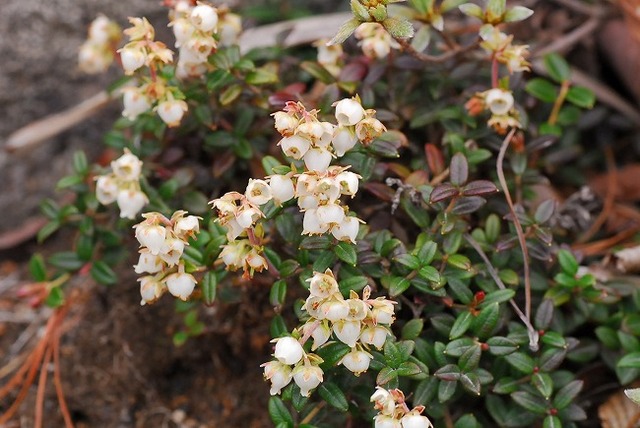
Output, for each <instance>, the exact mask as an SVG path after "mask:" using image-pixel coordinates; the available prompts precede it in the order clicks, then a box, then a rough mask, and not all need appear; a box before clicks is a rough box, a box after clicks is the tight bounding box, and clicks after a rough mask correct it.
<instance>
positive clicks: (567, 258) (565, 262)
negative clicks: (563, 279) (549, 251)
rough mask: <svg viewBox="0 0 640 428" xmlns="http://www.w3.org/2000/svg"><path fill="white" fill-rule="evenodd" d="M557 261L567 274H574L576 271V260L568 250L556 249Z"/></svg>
mask: <svg viewBox="0 0 640 428" xmlns="http://www.w3.org/2000/svg"><path fill="white" fill-rule="evenodd" d="M558 263H560V267H562V271H563V272H564V273H566V274H567V275H571V276H575V275H576V274H577V273H578V262H577V261H576V258H575V257H574V256H573V254H571V252H570V251H568V250H560V251H558Z"/></svg>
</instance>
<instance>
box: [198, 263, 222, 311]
mask: <svg viewBox="0 0 640 428" xmlns="http://www.w3.org/2000/svg"><path fill="white" fill-rule="evenodd" d="M201 287H202V298H203V299H204V303H205V304H206V305H211V304H213V302H214V301H215V300H216V291H217V289H218V277H217V276H216V273H215V272H213V271H208V272H207V273H205V274H204V277H203V278H202V282H201Z"/></svg>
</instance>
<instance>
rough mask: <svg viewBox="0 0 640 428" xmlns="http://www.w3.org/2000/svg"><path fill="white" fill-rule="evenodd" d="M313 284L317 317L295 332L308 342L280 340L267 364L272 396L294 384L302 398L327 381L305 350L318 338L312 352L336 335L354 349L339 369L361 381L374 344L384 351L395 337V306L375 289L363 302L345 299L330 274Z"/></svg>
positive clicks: (310, 302)
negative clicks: (372, 296) (373, 295)
mask: <svg viewBox="0 0 640 428" xmlns="http://www.w3.org/2000/svg"><path fill="white" fill-rule="evenodd" d="M309 281H310V286H309V291H310V296H309V298H308V299H307V301H306V303H305V305H304V308H303V309H305V310H306V311H307V312H308V313H309V315H311V317H310V319H309V320H308V321H307V322H306V323H305V324H304V325H303V326H302V327H301V328H300V329H299V331H295V332H294V335H298V336H299V335H300V334H302V337H301V338H300V339H299V340H298V339H295V338H294V337H292V336H286V337H281V338H279V339H276V340H275V342H276V345H275V352H274V354H273V356H274V357H275V360H273V361H269V362H267V363H264V364H262V367H264V376H265V379H267V380H269V381H271V395H276V394H279V393H280V391H281V390H282V388H284V387H285V386H287V385H288V384H289V383H290V382H291V380H293V381H294V382H295V383H296V384H297V385H298V386H299V387H300V393H301V394H302V395H303V396H305V397H308V396H309V394H310V393H311V390H312V389H313V388H315V387H317V386H318V385H319V384H320V383H321V382H322V379H323V372H322V369H321V368H320V367H319V365H320V364H321V363H322V362H323V361H322V359H321V358H320V357H319V356H318V355H316V354H314V353H312V352H305V350H304V348H303V345H304V343H306V341H307V340H308V339H310V338H311V339H313V344H312V346H311V351H314V350H315V349H317V348H318V347H320V346H322V345H324V344H326V343H327V342H328V341H329V339H330V338H331V336H332V334H333V336H335V338H336V339H337V340H339V341H340V342H342V343H344V344H346V345H348V346H349V347H350V348H351V352H349V353H348V354H347V355H345V356H344V357H343V358H342V360H341V361H340V362H339V363H338V364H342V365H343V366H344V367H346V368H347V369H348V370H349V371H351V372H353V373H354V374H355V375H356V376H358V375H360V374H361V373H363V372H365V371H366V370H367V369H368V368H369V363H370V362H371V359H372V358H373V357H372V355H371V354H370V353H369V352H367V349H368V347H369V346H370V345H373V346H375V347H376V348H378V349H381V348H382V347H383V346H384V343H385V341H386V339H387V336H388V334H389V333H390V331H389V325H390V324H391V323H392V322H393V320H394V317H393V312H394V311H393V305H394V303H395V302H392V301H390V300H387V299H385V298H381V297H379V298H377V299H370V298H369V295H370V292H371V290H370V289H369V287H366V288H365V290H364V291H363V296H362V299H360V298H358V295H357V293H355V292H351V296H350V298H349V299H345V298H344V297H343V296H342V294H340V290H339V289H338V282H337V281H336V279H335V277H334V276H333V273H332V272H331V270H330V269H327V270H326V271H325V272H324V273H321V272H315V273H314V275H313V277H312V278H311V279H310V280H309Z"/></svg>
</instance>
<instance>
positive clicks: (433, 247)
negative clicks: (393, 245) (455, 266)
mask: <svg viewBox="0 0 640 428" xmlns="http://www.w3.org/2000/svg"><path fill="white" fill-rule="evenodd" d="M437 250H438V245H437V244H436V243H435V242H433V241H427V242H425V243H424V244H423V245H422V246H421V247H420V249H419V250H418V253H417V254H416V256H417V257H418V259H419V260H420V263H422V264H423V265H428V264H429V263H431V262H432V261H433V257H434V256H435V255H436V251H437Z"/></svg>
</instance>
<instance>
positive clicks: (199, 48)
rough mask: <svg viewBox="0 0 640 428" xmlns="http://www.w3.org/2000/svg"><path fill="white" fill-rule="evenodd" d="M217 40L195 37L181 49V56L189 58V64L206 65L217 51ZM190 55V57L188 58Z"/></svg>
mask: <svg viewBox="0 0 640 428" xmlns="http://www.w3.org/2000/svg"><path fill="white" fill-rule="evenodd" d="M216 47H217V44H216V39H214V38H213V37H210V36H202V35H197V34H196V35H194V36H193V37H191V38H190V39H189V40H187V42H186V43H185V44H184V45H182V47H181V48H180V54H181V55H183V56H185V57H186V58H189V60H188V61H187V62H193V63H204V62H207V58H209V55H211V53H212V52H213V51H214V50H215V49H216ZM187 53H188V57H187V56H186V55H187Z"/></svg>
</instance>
